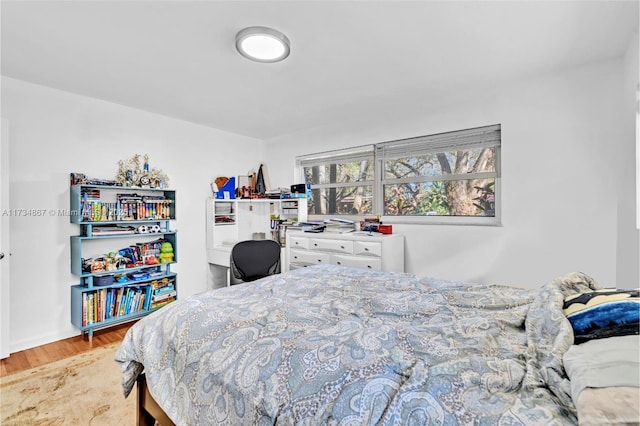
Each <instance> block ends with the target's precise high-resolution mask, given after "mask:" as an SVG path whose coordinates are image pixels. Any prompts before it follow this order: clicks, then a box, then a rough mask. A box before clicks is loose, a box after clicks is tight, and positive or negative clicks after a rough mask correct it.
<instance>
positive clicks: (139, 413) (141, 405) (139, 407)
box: [136, 374, 175, 426]
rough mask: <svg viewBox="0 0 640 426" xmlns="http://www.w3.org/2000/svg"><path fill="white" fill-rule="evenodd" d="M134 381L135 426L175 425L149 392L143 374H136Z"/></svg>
mask: <svg viewBox="0 0 640 426" xmlns="http://www.w3.org/2000/svg"><path fill="white" fill-rule="evenodd" d="M136 383H137V386H136V392H137V398H136V426H156V425H158V424H159V425H160V426H175V423H173V422H172V421H171V419H170V418H169V416H167V415H166V414H165V412H164V411H163V410H162V408H160V406H159V405H158V403H157V402H156V401H155V399H153V397H152V396H151V394H150V393H149V388H148V387H147V378H146V377H145V375H144V374H141V375H139V376H138V379H137V380H136Z"/></svg>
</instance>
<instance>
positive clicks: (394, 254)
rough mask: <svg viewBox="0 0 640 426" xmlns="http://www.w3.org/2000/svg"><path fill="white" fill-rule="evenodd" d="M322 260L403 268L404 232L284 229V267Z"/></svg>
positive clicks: (384, 268)
mask: <svg viewBox="0 0 640 426" xmlns="http://www.w3.org/2000/svg"><path fill="white" fill-rule="evenodd" d="M322 264H327V265H342V266H350V267H353V268H362V269H371V270H374V271H388V272H404V236H402V235H396V234H389V235H382V234H375V235H369V234H355V233H349V234H339V233H331V232H323V233H317V234H316V233H313V232H303V231H289V232H287V247H286V254H285V262H284V270H285V271H288V270H290V269H296V268H303V267H306V266H311V265H322Z"/></svg>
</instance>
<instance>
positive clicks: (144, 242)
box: [69, 184, 178, 341]
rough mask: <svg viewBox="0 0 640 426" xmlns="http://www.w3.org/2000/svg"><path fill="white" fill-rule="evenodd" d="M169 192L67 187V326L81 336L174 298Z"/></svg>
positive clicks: (173, 237)
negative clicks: (75, 229)
mask: <svg viewBox="0 0 640 426" xmlns="http://www.w3.org/2000/svg"><path fill="white" fill-rule="evenodd" d="M175 202H176V196H175V191H174V190H168V189H157V188H137V187H123V186H109V185H87V184H78V185H71V187H70V200H69V205H70V215H69V216H70V221H71V223H73V224H76V225H79V235H74V236H71V237H70V249H71V258H70V260H71V261H70V267H71V273H72V274H73V275H75V276H76V277H78V279H79V283H77V284H75V285H72V286H71V323H72V324H73V325H74V326H75V327H77V328H78V329H80V330H81V332H82V334H83V335H84V334H87V335H88V338H89V341H91V340H92V338H93V333H94V331H95V330H96V329H99V328H105V327H109V326H112V325H116V324H120V323H123V322H128V321H133V320H136V319H138V318H140V317H143V316H145V315H148V314H149V313H151V312H153V311H155V310H157V309H161V308H162V307H163V306H166V305H167V304H169V303H171V302H173V301H175V300H176V299H177V296H178V277H177V274H176V273H175V272H173V271H172V270H171V267H172V266H173V265H175V264H176V263H177V261H178V251H177V246H178V244H177V243H178V235H177V232H176V231H175V230H172V229H171V224H172V223H173V221H175V219H176V214H175V212H176V205H175Z"/></svg>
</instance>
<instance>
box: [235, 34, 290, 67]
mask: <svg viewBox="0 0 640 426" xmlns="http://www.w3.org/2000/svg"><path fill="white" fill-rule="evenodd" d="M236 49H237V50H238V52H239V53H240V54H241V55H242V56H244V57H245V58H248V59H251V60H252V61H256V62H279V61H282V60H283V59H284V58H286V57H287V56H289V52H290V51H291V50H290V43H289V39H288V38H287V36H286V35H284V34H282V33H281V32H280V31H277V30H274V29H273V28H267V27H249V28H245V29H244V30H242V31H240V32H239V33H238V34H237V35H236Z"/></svg>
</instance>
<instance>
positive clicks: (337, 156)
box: [296, 145, 374, 167]
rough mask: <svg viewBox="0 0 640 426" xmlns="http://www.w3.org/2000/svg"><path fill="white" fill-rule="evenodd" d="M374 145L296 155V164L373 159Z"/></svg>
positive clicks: (320, 163) (305, 165)
mask: <svg viewBox="0 0 640 426" xmlns="http://www.w3.org/2000/svg"><path fill="white" fill-rule="evenodd" d="M373 153H374V147H373V145H364V146H359V147H355V148H349V149H340V150H336V151H326V152H321V153H318V154H311V155H304V156H300V157H296V166H298V167H313V166H320V165H324V164H339V163H352V162H357V161H363V160H371V159H373Z"/></svg>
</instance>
